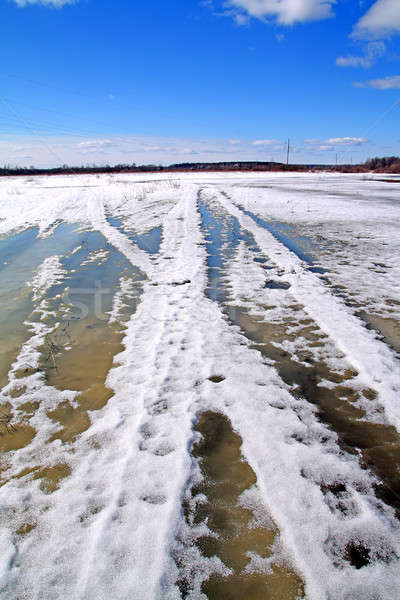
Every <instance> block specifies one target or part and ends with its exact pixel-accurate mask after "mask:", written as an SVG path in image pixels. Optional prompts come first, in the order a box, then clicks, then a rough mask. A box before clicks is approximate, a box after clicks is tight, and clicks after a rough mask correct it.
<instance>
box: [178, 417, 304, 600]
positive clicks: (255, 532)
mask: <svg viewBox="0 0 400 600" xmlns="http://www.w3.org/2000/svg"><path fill="white" fill-rule="evenodd" d="M196 430H197V431H198V432H199V433H200V434H201V440H200V441H199V442H198V443H197V444H196V445H195V446H194V448H193V455H194V456H195V457H196V458H197V459H198V461H199V465H200V469H201V474H202V477H203V480H202V482H201V483H200V484H198V485H196V486H195V487H193V488H192V490H191V494H192V496H193V497H194V498H195V497H196V496H197V495H199V494H201V495H204V496H205V497H206V500H205V501H204V502H203V503H200V504H199V503H197V504H195V506H196V509H195V511H194V514H192V515H190V516H191V519H192V520H193V521H194V523H202V522H204V521H206V522H207V525H208V528H209V530H211V532H212V534H211V535H206V536H204V537H201V538H198V539H197V542H196V544H197V546H198V547H199V549H200V550H201V553H202V555H203V556H206V557H210V558H211V557H214V556H217V557H218V558H219V559H220V560H221V561H222V562H223V563H224V565H225V566H226V567H228V568H229V569H230V574H229V575H227V576H225V577H223V576H221V575H212V576H211V577H210V578H209V579H208V580H207V581H205V582H204V583H203V586H202V591H203V592H204V594H205V595H206V596H207V598H209V599H210V600H211V599H212V600H229V599H231V600H236V599H237V600H242V599H243V598H251V599H252V600H265V599H266V598H269V599H270V600H283V599H287V600H289V599H293V600H295V599H298V598H300V597H303V586H302V582H301V580H300V579H299V578H298V576H297V575H296V574H295V573H294V572H293V571H292V570H291V569H290V567H289V566H288V565H287V564H286V565H285V563H284V561H283V560H282V558H281V557H279V555H278V553H277V547H278V544H277V539H278V534H277V530H276V527H275V526H274V524H273V522H272V521H271V520H270V519H269V518H268V517H266V515H265V509H264V507H261V506H259V507H258V512H261V513H263V517H260V515H257V516H256V515H255V512H254V511H255V510H256V512H257V509H254V506H252V503H253V504H257V502H256V501H255V500H254V497H253V502H252V501H249V499H248V498H247V500H246V494H248V493H249V492H250V497H251V492H254V486H255V484H256V476H255V474H254V472H253V471H252V469H251V468H250V466H249V465H248V464H247V463H246V462H245V461H244V459H243V456H242V454H241V445H242V440H241V438H240V436H239V435H238V434H236V433H235V432H234V431H233V429H232V426H231V424H230V421H229V420H228V419H227V418H226V417H225V416H224V415H222V414H219V413H213V412H205V413H203V414H201V415H200V418H199V421H198V424H197V426H196ZM189 505H190V503H188V506H187V507H186V516H187V517H188V516H189V515H188V513H189V512H190V508H189ZM189 585H190V582H189ZM181 591H182V596H183V598H184V597H186V595H187V592H188V585H187V583H185V582H181Z"/></svg>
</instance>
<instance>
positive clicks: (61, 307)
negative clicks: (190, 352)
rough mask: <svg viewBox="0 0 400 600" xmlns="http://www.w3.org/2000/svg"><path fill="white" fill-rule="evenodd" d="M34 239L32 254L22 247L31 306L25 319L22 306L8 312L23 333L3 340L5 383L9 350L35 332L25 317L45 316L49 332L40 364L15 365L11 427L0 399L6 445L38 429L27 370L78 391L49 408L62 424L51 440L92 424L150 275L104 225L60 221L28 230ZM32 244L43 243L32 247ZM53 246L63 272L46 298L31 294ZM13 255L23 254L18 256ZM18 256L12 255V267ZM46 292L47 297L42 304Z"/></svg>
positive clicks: (0, 445)
mask: <svg viewBox="0 0 400 600" xmlns="http://www.w3.org/2000/svg"><path fill="white" fill-rule="evenodd" d="M29 241H30V243H31V245H30V248H29V251H28V250H27V251H26V252H28V256H25V254H24V253H22V254H20V255H19V256H21V261H22V265H23V268H22V273H21V275H20V280H21V286H22V288H23V290H24V294H25V296H26V304H25V305H24V307H25V309H26V313H25V314H24V318H23V319H22V320H21V311H17V312H15V313H14V319H13V320H12V321H11V319H10V323H12V325H11V326H15V328H16V331H20V332H21V340H18V342H19V343H17V342H15V343H13V344H12V345H11V347H10V345H9V344H7V345H6V344H5V345H4V346H3V350H4V354H3V357H2V358H3V363H2V367H3V385H4V383H5V382H6V381H7V372H8V370H9V368H10V364H11V362H12V358H15V357H16V356H17V354H18V352H19V351H20V348H21V343H23V342H25V341H27V340H28V339H29V338H30V335H31V334H30V332H29V330H28V327H27V325H26V324H24V323H25V322H26V323H28V324H29V323H35V322H36V323H39V322H43V323H45V325H46V326H47V327H48V333H47V334H46V336H45V338H44V343H43V345H42V346H41V347H40V348H38V350H39V352H40V360H39V365H38V367H37V368H35V369H32V368H30V365H28V366H27V368H26V369H22V370H20V371H16V372H15V373H14V375H15V376H16V377H17V384H16V386H14V389H13V391H12V392H11V394H10V397H11V398H18V411H17V413H16V412H15V411H14V419H13V420H12V424H13V429H10V428H7V425H8V423H7V422H4V425H3V427H2V421H1V414H4V420H7V419H8V415H9V414H10V406H9V404H8V403H5V404H4V405H3V406H2V407H1V411H2V413H1V412H0V449H1V450H3V452H5V451H8V450H13V449H18V448H22V447H24V446H26V445H28V444H29V443H30V441H31V440H32V439H33V437H34V435H35V433H36V432H35V430H34V429H33V428H32V427H31V426H30V425H29V419H30V418H31V417H32V416H33V415H34V414H35V412H36V410H37V409H38V406H34V404H32V403H29V402H27V403H24V402H23V399H24V393H25V388H24V377H26V376H28V375H30V374H31V373H32V372H35V371H39V372H40V373H41V374H42V379H43V383H45V384H47V385H50V386H53V387H55V388H57V389H59V390H72V391H76V392H79V395H78V397H77V398H76V399H75V402H74V403H73V404H72V403H70V402H62V403H61V404H60V405H59V406H58V407H57V408H56V409H55V410H52V411H51V412H48V415H47V416H48V417H49V418H50V419H51V420H52V421H53V422H55V423H56V424H57V425H59V430H58V432H57V433H55V434H54V435H53V436H52V437H51V438H50V440H48V441H53V440H54V439H60V440H61V441H62V442H64V443H66V442H73V441H74V440H75V438H76V436H77V435H78V434H80V433H82V432H83V431H85V430H86V429H88V427H89V426H90V416H89V411H93V410H98V409H100V408H102V407H103V406H105V404H106V403H107V401H108V400H109V398H110V397H111V396H112V394H113V392H112V390H110V389H108V388H107V386H106V378H107V374H108V372H109V370H110V369H111V367H112V366H113V363H114V357H115V356H116V355H117V354H118V353H119V352H120V351H121V350H122V349H123V346H122V339H123V335H124V323H125V322H126V321H127V320H128V319H129V318H130V316H131V315H132V314H133V313H134V312H135V310H136V306H137V304H138V302H139V301H140V295H141V282H142V281H143V280H144V278H145V276H144V275H143V274H142V273H141V272H140V271H139V270H138V269H136V268H135V267H133V266H132V265H131V263H130V262H129V261H128V260H127V259H126V258H125V257H124V256H123V255H122V254H120V253H119V252H118V251H117V250H116V249H115V248H113V247H112V246H110V245H109V244H108V243H107V241H106V240H105V238H104V237H103V236H102V235H101V234H100V233H99V232H95V231H86V230H84V229H82V228H80V227H77V226H75V227H70V226H64V225H62V226H60V227H59V228H58V229H57V230H56V231H55V232H54V233H53V235H52V236H50V237H48V238H46V239H45V240H43V239H36V238H35V240H33V241H32V239H31V237H29ZM35 244H37V245H39V246H40V248H39V250H37V249H36V250H35V251H33V249H34V248H35ZM0 246H1V243H0ZM43 247H44V248H43ZM55 253H57V254H58V255H59V256H60V259H61V264H62V267H63V269H64V276H63V278H62V280H61V281H60V282H59V283H56V284H55V285H53V286H52V287H50V289H48V290H47V291H46V293H45V295H44V297H43V298H40V299H39V300H36V301H34V299H33V298H32V290H31V288H29V287H28V286H27V285H26V281H27V280H28V281H29V280H31V279H32V277H33V276H34V275H35V272H36V270H37V267H38V266H39V265H40V264H41V262H42V261H43V259H44V258H46V257H47V256H52V255H54V254H55ZM33 257H34V259H33ZM15 260H18V256H15V257H14V262H15ZM14 262H13V261H12V260H11V261H10V268H11V269H12V267H13V264H14ZM2 272H4V270H3V271H0V282H1V274H2ZM12 273H14V270H13V271H12ZM12 273H10V277H11V276H12ZM14 280H15V281H16V279H15V278H14ZM121 280H123V281H124V283H125V290H126V289H129V293H126V294H125V295H124V294H123V293H122V288H121ZM26 290H28V291H26ZM118 293H120V294H121V298H120V303H119V306H118V307H116V306H115V296H116V294H118ZM25 296H24V297H25ZM42 300H44V301H45V303H46V308H45V311H44V312H43V309H42V306H41V302H42ZM39 306H40V310H39ZM112 315H113V316H114V318H113V319H111V316H112ZM110 319H111V320H112V322H110ZM14 321H15V322H14ZM1 328H2V331H3V330H4V329H6V328H5V327H3V324H1Z"/></svg>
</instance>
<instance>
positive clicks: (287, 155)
mask: <svg viewBox="0 0 400 600" xmlns="http://www.w3.org/2000/svg"><path fill="white" fill-rule="evenodd" d="M289 152H290V139H288V141H287V154H286V165H288V164H289Z"/></svg>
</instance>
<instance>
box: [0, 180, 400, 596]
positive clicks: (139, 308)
mask: <svg viewBox="0 0 400 600" xmlns="http://www.w3.org/2000/svg"><path fill="white" fill-rule="evenodd" d="M0 190H1V198H2V202H1V203H0V236H1V238H0V293H1V298H2V302H3V303H4V309H3V308H0V317H1V318H0V332H1V331H2V328H3V329H4V331H5V332H6V326H5V322H6V319H12V318H15V319H18V327H21V328H22V329H21V342H20V344H19V346H16V344H15V339H14V338H12V342H13V344H12V345H11V343H10V344H8V341H7V340H8V338H6V341H5V345H6V348H5V349H4V352H3V353H2V354H1V360H2V361H3V362H4V363H5V365H2V367H3V368H4V366H6V367H7V371H8V383H6V385H5V386H4V387H3V389H2V391H1V396H2V397H1V406H2V408H1V410H2V413H1V414H2V415H3V417H2V418H3V421H2V423H3V427H2V431H1V432H0V433H1V435H0V444H1V448H2V450H3V453H2V456H1V483H2V487H1V488H0V514H1V524H0V525H1V526H0V550H1V552H0V598H4V599H6V598H7V599H8V598H14V597H15V598H21V599H22V598H24V599H27V600H28V599H29V600H31V599H41V600H42V599H43V600H44V599H45V600H47V599H49V600H50V599H54V600H55V599H59V598H63V599H71V600H78V599H85V600H86V599H93V600H94V599H96V600H99V599H103V598H104V599H106V598H107V599H113V600H114V599H116V600H117V599H118V600H120V599H121V600H125V599H128V598H129V599H132V598H133V599H138V600H139V599H140V600H161V599H163V600H164V599H170V600H177V599H179V598H183V597H185V598H191V599H193V600H194V599H196V600H197V599H201V598H207V595H205V593H204V589H205V588H204V583H205V582H206V581H207V580H208V579H209V577H210V576H211V575H212V574H213V573H214V574H217V576H218V577H220V579H221V581H224V579H225V580H226V581H229V578H230V577H232V576H239V577H240V576H241V575H243V580H244V579H245V578H246V576H247V574H248V573H249V572H250V574H251V572H253V573H258V574H260V573H261V575H263V577H264V579H265V582H266V585H268V581H269V579H268V578H269V577H271V569H272V570H273V569H274V567H275V568H276V569H278V568H282V565H283V568H284V569H286V571H287V572H290V573H293V576H294V577H297V579H298V580H299V581H301V582H303V584H302V587H304V596H305V598H307V599H310V600H348V599H350V598H351V599H352V600H356V599H360V600H361V599H362V600H373V599H374V600H375V599H382V600H385V599H387V600H389V599H390V600H393V599H394V598H397V597H398V590H399V589H400V570H399V557H400V527H399V520H398V517H399V510H400V477H399V475H398V467H397V464H398V462H397V461H398V459H399V458H400V434H399V433H398V431H399V429H400V368H399V366H400V362H399V356H398V354H396V351H395V350H394V348H393V347H391V345H390V344H389V343H387V340H386V341H385V338H383V337H382V335H381V334H380V333H379V332H378V331H376V330H374V329H371V328H367V326H366V325H367V319H366V317H365V315H375V317H376V318H377V319H382V320H385V322H386V321H387V322H388V323H391V324H392V329H393V336H394V337H395V336H396V326H397V325H398V323H399V317H400V292H399V290H400V285H399V284H400V270H399V265H398V257H399V253H400V248H399V244H400V241H399V240H400V236H398V235H397V236H396V233H398V228H399V215H400V198H399V195H398V187H397V188H396V185H395V184H390V183H383V182H380V181H373V180H369V179H365V178H363V177H361V176H355V175H351V176H345V175H341V176H335V175H323V174H318V175H314V174H309V175H303V174H302V175H290V174H288V175H283V174H268V175H266V174H224V175H222V174H214V173H206V174H202V175H196V174H182V175H181V176H179V178H178V177H172V176H171V178H170V179H166V178H165V175H164V176H160V177H157V176H155V175H146V176H143V175H141V176H140V177H139V176H135V175H119V176H112V175H103V176H80V177H77V176H68V177H63V176H60V177H57V178H45V177H43V178H38V177H34V178H4V179H3V180H2V181H0ZM63 227H65V228H67V229H65V230H62V228H63ZM32 228H34V229H33V231H34V235H33V236H31V237H29V239H27V238H26V235H27V233H26V232H27V231H28V232H29V231H31V230H32ZM159 228H161V232H162V235H161V241H160V244H159V246H158V244H156V246H155V248H154V249H152V250H151V251H149V249H148V247H147V246H146V244H143V243H141V240H143V239H144V238H143V236H146V235H147V238H146V239H148V236H150V237H151V236H152V235H153V234H154V239H156V233H157V231H158V230H159ZM24 236H25V237H24ZM85 236H86V237H85ZM94 236H95V237H94ZM31 238H32V239H31ZM95 243H96V244H97V245H96V246H95V245H94V244H95ZM28 244H30V245H28ZM110 261H114V262H112V263H111V262H110ZM20 265H21V266H20ZM107 265H109V266H108V267H107ZM110 265H111V266H110ZM342 267H343V268H342ZM13 269H14V271H13ZM24 269H25V270H24ZM106 269H108V271H107V270H106ZM132 269H133V270H134V271H133V270H132ZM14 272H15V278H16V279H18V277H20V278H22V279H21V284H20V285H19V288H18V290H14V289H13V290H10V289H9V284H8V283H7V282H9V281H10V277H11V279H12V277H13V273H14ZM2 273H3V279H2ZM22 273H24V274H25V280H24V279H23V277H22ZM105 273H107V281H105V280H104V281H103V280H102V277H103V276H104V277H105V275H104V274H105ZM113 277H114V279H115V282H114V283H111V286H114V287H111V292H110V290H108V292H107V293H108V294H110V293H111V296H112V298H111V300H112V306H110V310H109V312H108V313H107V314H108V315H109V317H108V320H107V316H106V318H105V319H104V318H103V317H104V315H103V317H102V318H100V317H99V315H98V306H97V304H96V300H95V301H94V302H93V307H92V309H90V308H89V309H88V314H89V317H86V318H87V319H89V318H90V316H91V315H92V312H93V315H92V317H93V320H90V321H87V322H88V323H89V324H88V325H87V329H88V332H89V333H88V335H92V331H94V332H96V335H98V336H99V337H97V338H96V339H97V340H98V339H101V340H102V342H101V344H98V345H96V346H93V347H91V348H90V346H89V348H90V354H91V358H93V357H94V361H95V362H96V357H97V358H98V362H99V365H100V364H103V362H102V356H103V354H104V353H106V349H107V343H108V342H110V340H111V339H114V337H112V336H115V339H116V340H117V341H116V344H117V343H121V344H122V351H121V352H119V353H118V354H116V355H115V356H114V362H113V364H112V366H111V368H108V367H107V370H106V371H105V372H104V377H103V379H105V378H106V381H105V388H106V389H109V390H110V393H109V394H108V396H107V400H105V401H104V402H102V403H100V404H99V403H97V404H96V399H95V398H94V400H93V389H92V388H93V385H94V383H96V382H97V379H95V372H94V371H93V381H91V377H92V372H91V370H90V368H89V366H88V365H89V362H88V363H87V365H86V363H85V356H84V354H83V353H82V352H81V353H80V354H79V361H78V362H80V363H82V364H80V365H79V368H80V369H83V370H84V371H86V373H85V382H86V383H85V385H83V384H82V385H80V386H74V385H73V381H75V379H74V377H75V374H76V373H75V371H76V369H78V367H77V366H75V367H74V368H73V367H68V365H69V364H70V363H68V362H66V359H65V356H72V357H73V356H74V353H76V352H79V344H74V341H73V340H72V341H71V336H74V335H75V337H76V336H78V332H80V333H79V335H83V334H82V329H78V327H85V322H86V321H85V319H84V317H82V319H81V322H80V323H75V324H74V323H73V322H72V321H71V317H68V315H69V314H70V313H71V310H72V308H71V306H70V305H69V304H68V298H69V296H70V295H71V294H72V293H73V291H74V285H77V283H76V282H79V286H77V287H79V289H80V290H81V288H82V285H83V284H85V285H86V286H89V283H88V282H89V280H90V281H92V280H93V281H94V282H96V285H100V286H101V285H103V287H107V285H110V284H109V282H110V281H111V282H113V281H114V279H113ZM74 282H75V283H74ZM2 286H3V288H4V289H3V288H2ZM215 290H219V291H220V293H217V294H216V293H214V292H215ZM11 292H12V293H11ZM81 293H82V290H81ZM85 293H86V291H85ZM104 295H105V297H108V296H107V294H106V292H104ZM96 298H97V296H96ZM133 298H135V302H134V303H133V300H132V299H133ZM3 299H4V301H3ZM111 300H110V302H111ZM8 302H10V303H11V305H13V306H15V307H18V310H17V308H15V310H14V312H13V311H12V310H11V309H9V308H8ZM2 310H3V312H1V311H2ZM91 310H92V312H91ZM361 310H362V313H363V315H361V312H360V311H361ZM7 311H8V312H7ZM124 311H125V312H124ZM123 315H124V316H123ZM96 318H97V320H96ZM70 321H71V323H72V324H71V326H70V327H71V329H68V328H67V326H66V325H65V323H66V322H67V323H68V327H69V323H70ZM116 324H117V325H118V327H117V328H116ZM396 324H397V325H396ZM74 327H75V329H74ZM4 335H5V334H4ZM7 335H8V334H7ZM93 335H94V334H93ZM57 336H58V337H57ZM118 336H120V337H119V338H118ZM89 339H90V338H89ZM93 339H95V338H93ZM56 340H61V341H56ZM118 340H119V342H118ZM8 345H9V346H10V347H9V348H8ZM81 345H83V341H82V344H81ZM113 347H114V346H113ZM63 357H64V358H63ZM111 358H112V357H111ZM87 359H89V357H87ZM7 361H8V362H7ZM63 361H64V362H63ZM92 362H93V361H92ZM90 364H92V363H90ZM104 364H107V363H106V361H105V362H104ZM63 365H67V366H66V367H63ZM85 365H86V366H85ZM68 368H71V386H70V387H68V386H65V384H63V385H61V384H60V379H58V378H60V377H63V380H65V378H66V375H65V373H69V371H68ZM63 369H64V371H63ZM74 369H75V371H74ZM99 369H100V367H99ZM7 371H6V372H7ZM103 371H104V368H103ZM73 376H74V377H73ZM76 380H77V381H78V379H76ZM67 381H68V377H67ZM96 385H97V383H96ZM91 390H92V391H91ZM60 410H62V411H63V412H62V415H63V416H62V418H61V417H60V414H61V413H60V412H58V411H60ZM82 411H83V412H82ZM206 411H208V412H211V413H219V414H222V415H224V416H225V417H226V418H227V419H228V420H229V422H230V424H231V425H232V428H233V429H234V431H235V432H236V433H237V434H238V435H239V436H240V438H241V441H242V445H241V449H240V450H241V454H242V457H243V461H245V462H246V463H247V464H248V465H249V466H250V467H251V469H252V471H253V472H254V474H255V477H256V483H255V484H254V485H253V486H252V487H251V489H249V490H246V492H245V494H247V496H246V497H249V496H251V498H252V501H251V511H252V513H253V514H254V519H255V522H256V523H257V518H258V522H259V523H262V522H268V523H269V524H270V525H269V527H270V528H271V530H273V531H274V539H275V541H274V543H273V545H272V546H271V547H266V548H265V549H263V552H259V554H257V552H256V551H255V550H254V548H251V547H249V548H247V549H246V550H247V555H248V568H247V569H246V570H245V571H243V573H242V574H241V573H236V572H234V567H233V566H232V565H231V564H229V559H227V558H226V557H224V556H219V555H209V554H207V553H205V552H203V550H202V548H203V546H202V544H201V540H202V539H204V538H212V537H213V536H216V535H218V534H219V532H218V531H216V530H215V529H213V524H212V523H210V522H207V520H201V519H199V518H190V516H189V515H188V511H187V510H186V509H185V506H187V505H188V504H190V505H191V506H192V507H194V510H195V509H196V506H197V505H207V502H208V498H207V497H204V495H201V494H197V492H196V489H197V486H198V485H199V481H201V479H202V477H204V475H203V474H202V471H201V469H200V466H201V459H199V458H198V457H196V456H195V453H194V452H193V448H194V447H195V445H196V443H197V442H198V441H199V433H198V431H197V429H196V425H197V422H198V419H199V416H200V415H201V414H204V413H205V412H206ZM1 414H0V417H1ZM82 414H84V419H86V420H85V421H84V423H85V424H84V425H81V424H80V428H79V432H78V434H76V435H71V436H69V437H68V435H66V434H63V436H61V437H60V435H58V434H59V432H60V430H61V429H62V428H63V427H64V428H66V429H65V431H67V430H68V426H69V419H70V420H71V422H72V421H73V422H74V423H75V421H74V419H77V418H78V417H77V416H76V415H78V416H79V418H83V417H82ZM55 415H56V416H55ZM10 424H11V425H13V427H14V428H15V431H13V430H12V429H11V428H10V427H9V425H10ZM0 425H1V423H0ZM352 432H354V435H352ZM22 433H24V435H22ZM226 478H227V483H228V484H229V472H227V474H226ZM249 510H250V509H249ZM260 515H261V516H262V517H263V518H264V521H263V519H262V518H261V517H260ZM260 526H261V525H260ZM255 527H257V525H255ZM232 545H233V546H234V545H235V538H234V536H233V537H232ZM258 550H260V549H258ZM245 573H246V574H245ZM182 581H185V585H184V588H183V586H182ZM271 581H272V580H271ZM272 585H273V584H272V583H271V586H272ZM222 589H223V586H222ZM274 589H275V588H274ZM254 593H255V596H254V598H262V597H263V596H261V595H257V590H256V591H255V592H254ZM273 593H276V590H275V591H273V590H272V587H271V594H273ZM298 593H299V592H298V591H297V592H296V593H295V594H294V595H293V596H290V597H293V599H295V598H296V597H298ZM212 597H213V598H214V597H218V598H221V599H222V598H226V597H228V596H227V595H224V594H223V593H222V595H220V596H212ZM235 597H236V596H235ZM237 597H238V598H240V597H246V595H245V592H243V591H240V590H238V596H237ZM271 597H273V598H275V597H276V598H279V597H280V596H279V595H278V596H273V595H271Z"/></svg>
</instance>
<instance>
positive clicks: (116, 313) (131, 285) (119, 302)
mask: <svg viewBox="0 0 400 600" xmlns="http://www.w3.org/2000/svg"><path fill="white" fill-rule="evenodd" d="M136 284H137V282H136V281H135V280H134V279H132V278H131V277H127V276H122V277H121V278H120V280H119V289H118V290H117V292H116V293H115V295H114V299H113V306H112V309H111V311H110V313H109V319H108V322H109V323H115V322H121V317H122V312H123V310H124V308H126V307H127V306H128V305H127V301H128V300H129V299H131V298H133V297H134V296H135V295H136V290H137V286H136Z"/></svg>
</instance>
